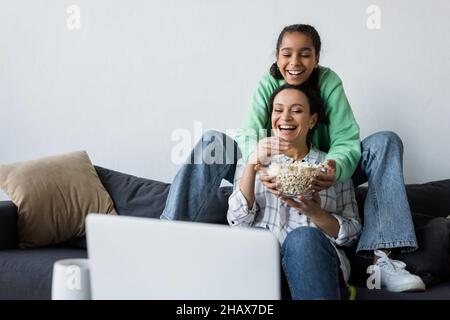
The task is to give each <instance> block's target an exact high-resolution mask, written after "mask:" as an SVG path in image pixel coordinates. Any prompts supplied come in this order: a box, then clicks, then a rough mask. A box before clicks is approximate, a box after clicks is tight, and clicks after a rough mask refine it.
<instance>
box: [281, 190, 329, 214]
mask: <svg viewBox="0 0 450 320" xmlns="http://www.w3.org/2000/svg"><path fill="white" fill-rule="evenodd" d="M280 199H281V200H282V201H283V202H285V203H287V204H288V205H289V206H291V207H293V208H295V209H297V210H298V211H299V212H300V213H302V214H304V215H306V216H308V217H312V216H315V215H318V214H320V213H321V212H322V211H323V209H322V207H321V206H320V203H321V201H320V196H319V193H318V192H315V193H314V194H313V197H312V199H310V200H307V199H306V198H305V197H304V196H299V197H298V198H295V199H298V200H300V201H297V200H294V199H291V198H286V197H284V196H281V197H280Z"/></svg>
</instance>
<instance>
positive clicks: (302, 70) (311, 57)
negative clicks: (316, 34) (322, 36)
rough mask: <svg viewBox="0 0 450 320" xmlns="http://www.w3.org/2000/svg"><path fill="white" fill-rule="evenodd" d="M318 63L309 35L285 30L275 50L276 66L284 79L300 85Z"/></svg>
mask: <svg viewBox="0 0 450 320" xmlns="http://www.w3.org/2000/svg"><path fill="white" fill-rule="evenodd" d="M318 64H319V55H318V54H317V53H316V50H315V49H314V45H313V41H312V39H311V36H309V35H308V34H305V33H300V32H286V33H285V34H284V36H283V40H282V41H281V45H280V49H279V50H278V52H277V66H278V69H279V70H280V73H281V75H282V76H283V78H284V80H285V81H286V82H287V83H289V84H292V85H300V84H302V83H304V82H305V81H306V80H308V79H309V77H310V76H311V73H312V72H313V70H314V68H316V67H317V66H318Z"/></svg>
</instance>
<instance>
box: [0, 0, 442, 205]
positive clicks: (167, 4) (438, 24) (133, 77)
mask: <svg viewBox="0 0 450 320" xmlns="http://www.w3.org/2000/svg"><path fill="white" fill-rule="evenodd" d="M71 4H75V5H78V6H79V7H80V8H81V29H80V30H73V31H70V30H69V29H68V27H67V24H66V22H67V18H68V14H67V13H66V9H67V7H68V6H69V5H71ZM371 4H375V5H378V6H379V7H380V9H381V29H380V30H369V29H368V28H367V26H366V20H367V18H368V14H367V13H366V9H367V7H368V6H369V5H371ZM449 14H450V2H449V1H448V0H432V1H425V0H421V1H407V0H373V1H364V0H344V1H333V0H313V1H299V0H282V1H275V0H271V1H269V0H264V1H260V0H250V1H239V0H231V1H225V0H186V1H182V0H179V1H175V0H172V1H165V0H164V1H162V0H161V1H144V0H142V1H139V0H127V1H125V0H122V1H118V0H116V1H107V0H71V1H67V0H64V1H62V0H40V1H36V0H15V1H10V0H0V108H1V109H0V119H1V121H0V163H10V162H16V161H22V160H27V159H32V158H36V157H41V156H46V155H51V154H60V153H64V152H68V151H72V150H80V149H84V150H87V151H88V153H89V155H90V156H91V159H92V161H93V162H94V163H95V164H98V165H101V166H105V167H108V168H111V169H115V170H119V171H123V172H128V173H131V174H135V175H139V176H144V177H148V178H153V179H159V180H164V181H170V180H171V179H172V177H173V175H174V174H175V172H176V170H177V168H178V166H177V165H176V164H173V163H171V161H170V155H171V149H172V147H173V146H174V145H175V144H176V142H173V141H171V133H172V132H173V131H174V130H175V129H177V128H186V129H189V130H191V131H192V130H193V125H194V121H196V120H199V121H202V125H203V128H204V129H208V128H216V129H220V130H226V129H229V128H237V127H239V126H240V125H241V124H242V120H243V113H244V110H245V108H247V106H248V105H249V101H250V98H251V95H252V92H253V90H254V88H255V86H256V84H257V81H258V79H259V78H260V76H261V75H262V73H263V72H264V71H265V70H266V69H267V68H268V66H269V64H270V63H271V62H273V60H274V56H273V54H274V46H275V42H276V37H277V35H278V33H279V31H280V30H281V29H282V27H283V26H285V25H288V24H292V23H311V24H313V25H315V26H316V27H317V29H318V30H319V32H320V34H321V36H322V41H323V52H322V60H321V62H322V64H323V65H326V66H330V67H332V68H333V69H334V70H335V71H337V72H338V74H339V75H340V76H341V77H342V79H343V81H344V85H345V88H346V91H347V94H348V97H349V100H350V102H351V105H352V107H353V109H354V113H355V115H356V117H357V120H358V122H359V123H360V126H361V129H362V136H363V137H365V136H366V135H368V134H370V133H373V132H376V131H380V130H394V131H396V132H397V133H398V134H399V135H400V136H401V137H402V138H403V141H404V145H405V177H406V181H407V182H422V181H427V180H432V179H440V178H449V177H450V161H449V160H450V151H449V149H450V148H447V145H448V144H447V143H446V142H447V139H446V137H447V133H448V129H447V127H448V121H449V120H450V108H448V106H449V101H450V90H448V86H449V85H450V59H449V58H448V57H449V56H450V45H449V41H448V31H449V30H450V21H449V19H448V16H449ZM0 197H4V196H2V195H0Z"/></svg>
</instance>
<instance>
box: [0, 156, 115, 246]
mask: <svg viewBox="0 0 450 320" xmlns="http://www.w3.org/2000/svg"><path fill="white" fill-rule="evenodd" d="M0 187H1V188H2V189H3V190H4V191H5V192H6V193H7V194H8V196H9V197H10V198H11V200H12V202H14V204H15V205H16V206H17V208H18V215H19V220H18V236H19V246H20V247H21V248H26V247H38V246H46V245H51V244H56V243H59V242H63V241H66V240H69V239H72V238H74V237H79V236H83V235H84V233H85V227H84V221H85V217H86V215H87V214H88V213H109V214H115V212H116V211H115V209H114V204H113V201H112V199H111V197H110V196H109V194H108V192H107V191H106V190H105V188H104V187H103V185H102V183H101V181H100V179H99V178H98V175H97V172H96V171H95V169H94V167H93V166H92V163H91V161H90V160H89V156H88V155H87V153H86V152H85V151H78V152H73V153H69V154H65V155H59V156H51V157H45V158H41V159H37V160H31V161H26V162H20V163H15V164H10V165H1V166H0Z"/></svg>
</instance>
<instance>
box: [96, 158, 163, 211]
mask: <svg viewBox="0 0 450 320" xmlns="http://www.w3.org/2000/svg"><path fill="white" fill-rule="evenodd" d="M95 170H96V171H97V174H98V176H99V178H100V181H101V182H102V184H103V186H104V187H105V189H106V190H107V191H108V193H109V195H110V196H111V198H112V200H113V202H114V206H115V208H116V209H117V213H118V214H119V215H122V216H133V217H145V218H159V216H160V215H161V213H162V211H163V210H164V206H165V204H166V198H167V194H168V192H169V188H170V184H168V183H164V182H160V181H155V180H151V179H145V178H139V177H135V176H133V175H130V174H125V173H122V172H118V171H114V170H110V169H106V168H102V167H99V166H95Z"/></svg>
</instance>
